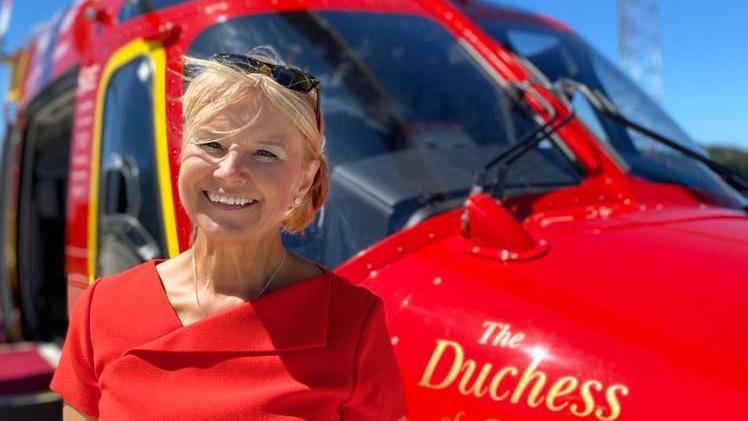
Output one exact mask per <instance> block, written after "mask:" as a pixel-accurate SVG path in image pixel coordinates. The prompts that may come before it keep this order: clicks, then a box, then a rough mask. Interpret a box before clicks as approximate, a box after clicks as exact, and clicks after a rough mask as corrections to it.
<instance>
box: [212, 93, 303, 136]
mask: <svg viewBox="0 0 748 421" xmlns="http://www.w3.org/2000/svg"><path fill="white" fill-rule="evenodd" d="M258 102H259V103H258ZM263 102H264V103H263ZM203 130H206V131H210V132H229V131H234V130H239V131H238V132H237V133H236V134H237V135H240V136H241V137H245V136H247V135H248V134H252V135H254V136H259V137H263V138H268V139H276V140H279V141H285V140H287V139H289V138H293V137H296V136H301V132H300V131H299V130H298V129H296V127H295V126H294V125H293V123H292V122H291V120H290V119H289V118H288V117H286V116H285V115H284V113H283V112H281V111H279V110H277V109H275V108H274V107H273V106H272V105H271V104H269V102H268V101H267V100H265V101H245V102H243V103H236V104H231V105H228V106H226V107H224V108H223V109H221V110H220V111H218V112H217V113H216V114H215V116H213V118H211V119H210V121H208V122H207V123H206V124H205V126H204V127H203Z"/></svg>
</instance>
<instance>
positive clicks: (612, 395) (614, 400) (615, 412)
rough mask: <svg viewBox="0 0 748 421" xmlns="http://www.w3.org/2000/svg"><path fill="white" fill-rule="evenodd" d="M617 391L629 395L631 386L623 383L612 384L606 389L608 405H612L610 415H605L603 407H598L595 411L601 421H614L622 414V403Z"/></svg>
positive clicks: (622, 394)
mask: <svg viewBox="0 0 748 421" xmlns="http://www.w3.org/2000/svg"><path fill="white" fill-rule="evenodd" d="M617 391H620V392H621V396H628V394H629V388H628V387H626V386H624V385H622V384H614V385H613V386H610V387H609V388H608V390H606V391H605V399H606V400H607V401H608V405H610V415H608V416H603V409H602V408H597V410H596V411H595V416H596V417H597V418H598V419H600V420H601V421H613V420H616V419H618V417H619V416H620V415H621V403H620V402H619V401H618V396H616V392H617Z"/></svg>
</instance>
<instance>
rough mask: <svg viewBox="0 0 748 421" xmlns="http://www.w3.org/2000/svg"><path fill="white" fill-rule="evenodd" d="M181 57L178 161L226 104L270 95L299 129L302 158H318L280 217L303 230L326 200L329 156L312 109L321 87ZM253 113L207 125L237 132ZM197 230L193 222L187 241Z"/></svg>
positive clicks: (259, 102)
mask: <svg viewBox="0 0 748 421" xmlns="http://www.w3.org/2000/svg"><path fill="white" fill-rule="evenodd" d="M252 56H253V57H255V58H259V59H260V60H262V61H265V62H272V63H277V60H276V59H275V58H274V57H270V56H266V55H258V54H252ZM183 60H184V69H185V71H184V78H185V83H186V84H187V88H186V90H185V91H184V95H183V96H182V118H183V136H182V148H181V151H182V152H180V156H179V162H181V161H182V153H183V151H184V150H185V146H186V145H187V142H190V141H192V140H193V139H195V136H196V135H197V134H198V133H199V132H200V131H201V130H205V129H206V128H208V127H210V125H209V123H210V121H211V120H213V119H214V118H215V117H216V115H218V114H219V113H220V112H221V111H222V110H224V109H225V108H226V107H228V106H230V105H234V104H237V103H242V102H248V101H253V103H254V105H256V106H257V107H261V106H262V103H263V102H262V99H263V98H265V99H268V100H269V102H270V103H271V104H272V105H273V107H274V108H275V109H276V110H277V111H279V112H281V113H283V115H285V116H286V117H287V118H288V119H289V120H290V121H291V122H292V123H293V125H294V126H295V127H296V128H297V129H298V130H299V131H300V132H301V134H302V135H303V138H304V140H305V142H304V143H305V145H304V162H305V163H306V164H309V163H310V162H312V161H314V160H315V159H316V160H319V169H318V170H317V173H316V174H315V175H314V180H313V182H312V186H311V187H310V188H309V191H308V192H307V194H306V195H305V196H304V197H303V198H301V204H300V205H298V206H296V207H295V208H293V209H292V210H290V211H288V212H287V213H286V215H285V216H284V218H283V220H282V224H283V228H284V229H285V230H286V231H288V232H290V233H297V232H299V231H302V230H304V228H306V227H307V226H308V225H309V224H310V223H311V222H312V220H313V219H314V216H315V214H316V213H317V211H319V209H320V208H321V207H322V205H323V204H324V203H325V200H327V191H328V168H327V156H326V154H325V151H324V149H323V133H324V129H323V128H324V125H322V127H320V128H319V129H318V128H317V117H316V114H315V113H316V112H317V111H316V110H315V104H316V101H317V98H316V97H315V95H318V94H319V91H318V90H316V91H312V92H310V93H304V92H297V91H293V90H291V89H288V88H286V87H284V86H282V85H280V84H278V83H277V82H275V81H274V80H273V79H272V78H271V77H270V76H267V75H264V74H261V73H248V72H245V71H242V70H240V69H237V68H234V67H232V66H229V65H226V64H222V63H219V62H217V61H214V60H205V59H199V58H194V57H189V56H184V57H183ZM257 109H259V108H257ZM258 115H259V113H258ZM256 118H257V117H256V116H255V117H253V118H250V119H249V121H247V123H246V124H243V125H241V126H240V127H236V128H233V129H230V130H225V131H224V130H221V131H219V130H216V129H213V128H210V130H211V132H213V133H214V134H217V135H230V134H234V133H238V132H240V131H242V130H243V129H245V128H246V127H248V126H250V125H251V124H253V123H254V121H255V119H256ZM196 234H197V232H196V229H195V227H194V225H193V232H192V239H191V242H192V241H194V238H195V235H196Z"/></svg>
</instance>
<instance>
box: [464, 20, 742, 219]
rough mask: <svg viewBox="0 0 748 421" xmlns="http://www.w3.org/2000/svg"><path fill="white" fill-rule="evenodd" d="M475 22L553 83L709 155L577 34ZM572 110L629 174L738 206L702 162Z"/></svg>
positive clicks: (587, 111)
mask: <svg viewBox="0 0 748 421" xmlns="http://www.w3.org/2000/svg"><path fill="white" fill-rule="evenodd" d="M478 24H479V25H480V26H481V27H482V28H483V29H484V30H485V31H486V32H487V33H488V34H490V35H491V36H492V37H493V38H494V39H496V40H497V41H498V42H499V43H501V44H502V45H504V46H506V47H507V48H509V49H510V50H512V51H513V52H515V53H516V54H517V55H518V56H521V57H524V58H525V59H527V60H528V61H529V62H530V63H531V64H532V65H533V66H534V67H535V68H536V69H537V70H539V71H540V72H541V73H542V74H543V75H544V76H545V77H546V78H547V79H548V80H549V81H550V82H551V83H552V82H555V81H557V80H558V79H560V78H569V79H573V80H577V81H579V82H581V83H583V84H585V85H587V86H589V87H590V88H591V89H596V90H599V91H600V92H602V93H603V94H604V95H605V96H606V97H607V98H609V99H610V100H611V102H613V104H615V106H616V107H617V108H618V110H619V112H620V113H621V114H622V115H624V116H625V117H627V118H628V119H630V120H632V121H634V122H636V123H638V124H640V125H642V126H645V127H647V128H649V129H652V130H654V131H655V132H658V133H661V134H663V135H665V136H666V137H668V138H671V139H674V140H675V141H677V142H679V143H680V144H681V145H683V146H686V147H688V148H689V149H691V150H694V151H697V152H700V153H702V154H703V155H705V156H706V155H707V153H706V151H705V150H704V148H702V147H701V146H699V145H698V144H697V143H695V142H694V141H693V140H692V139H691V138H690V137H689V136H688V135H687V134H686V133H685V132H684V131H683V130H682V129H681V128H680V127H679V126H678V124H676V123H675V122H674V121H673V120H672V119H671V118H670V116H668V115H667V113H665V112H664V111H663V110H662V108H661V107H660V106H659V105H658V104H657V103H656V102H655V101H653V100H652V99H651V98H650V97H649V96H647V95H646V94H645V93H644V92H642V90H641V89H640V88H639V87H638V86H637V85H636V84H635V83H634V82H633V81H631V80H630V79H629V78H628V77H626V76H625V75H624V74H623V73H622V72H621V71H620V70H618V68H617V67H616V66H615V65H613V64H612V63H610V61H608V60H607V59H606V58H605V57H603V56H602V55H601V54H600V53H598V52H597V51H595V49H594V48H592V47H591V46H589V45H588V44H587V43H585V42H584V41H583V40H582V39H581V38H579V37H578V36H576V35H574V34H569V33H565V32H561V31H558V30H556V29H553V28H550V27H546V26H538V25H532V24H527V25H525V24H518V23H515V22H509V21H503V20H497V19H478ZM574 106H575V110H576V111H577V115H578V116H579V117H580V118H581V119H582V120H583V121H584V122H585V124H586V125H587V126H588V128H589V129H590V130H591V131H592V132H593V133H594V134H595V135H596V136H597V137H598V138H599V139H600V140H602V141H604V142H606V143H608V144H609V145H610V146H612V148H613V150H614V151H615V152H617V154H618V155H619V158H620V160H621V161H622V162H623V163H625V165H628V167H629V170H630V172H631V173H632V174H634V175H637V176H640V177H643V178H645V179H648V180H652V181H656V182H666V183H678V184H682V185H685V186H688V187H690V188H693V189H695V190H696V191H699V192H701V193H703V194H705V195H707V196H709V197H710V198H712V199H714V200H716V201H717V202H719V203H721V204H724V205H729V204H731V203H740V202H742V200H741V199H740V195H739V193H738V192H736V191H735V190H733V189H732V188H730V187H729V186H728V185H726V184H725V183H724V182H723V181H722V180H721V179H720V178H719V177H718V176H717V175H716V174H715V173H714V172H712V171H710V170H709V169H708V168H707V167H706V166H705V165H704V164H702V163H700V162H698V161H695V160H693V159H690V158H689V157H687V156H685V155H683V154H682V153H680V152H678V151H675V150H673V149H671V148H668V147H666V146H664V145H662V144H660V143H659V142H656V141H654V140H652V139H650V138H649V137H647V136H645V135H642V134H640V133H638V132H635V131H633V130H631V129H626V128H625V127H623V126H621V125H619V124H617V123H615V122H612V121H609V120H607V119H605V118H603V117H602V116H600V115H599V114H598V113H597V112H596V111H594V110H593V109H592V108H591V107H589V106H588V105H587V104H585V103H583V102H582V101H576V102H574Z"/></svg>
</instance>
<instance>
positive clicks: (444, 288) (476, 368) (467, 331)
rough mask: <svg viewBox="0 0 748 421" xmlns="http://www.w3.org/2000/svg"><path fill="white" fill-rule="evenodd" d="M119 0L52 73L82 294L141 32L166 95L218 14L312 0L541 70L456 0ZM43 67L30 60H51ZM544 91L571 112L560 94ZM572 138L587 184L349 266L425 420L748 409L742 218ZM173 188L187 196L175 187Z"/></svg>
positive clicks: (175, 116)
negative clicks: (372, 296) (99, 152)
mask: <svg viewBox="0 0 748 421" xmlns="http://www.w3.org/2000/svg"><path fill="white" fill-rule="evenodd" d="M84 3H85V4H88V2H84ZM121 4H122V1H121V0H108V1H101V2H97V7H98V9H97V10H99V12H100V13H101V16H103V18H102V19H100V20H99V21H96V22H93V21H86V20H85V19H83V20H81V19H78V20H75V25H73V26H72V28H74V29H75V30H74V34H75V35H74V38H73V39H74V40H75V45H76V46H77V48H76V49H75V50H76V51H78V52H79V53H78V54H77V55H75V54H71V55H70V57H60V58H59V61H56V62H55V65H54V69H56V70H54V71H53V74H54V75H59V74H62V73H63V72H64V69H69V68H70V67H71V66H73V63H78V64H79V65H80V69H79V90H78V93H77V99H76V115H75V126H74V134H73V143H72V148H73V153H72V154H71V156H73V158H72V159H71V174H70V186H69V187H70V188H69V191H70V193H69V197H68V227H67V228H68V239H67V248H66V264H67V270H68V283H69V288H70V291H71V293H70V300H71V301H74V300H75V299H76V296H77V294H78V293H79V291H80V288H85V287H87V286H88V253H87V232H86V229H87V222H88V219H87V218H88V203H89V191H88V188H89V182H90V178H89V177H90V174H89V173H90V165H91V163H90V161H89V160H88V157H90V154H91V148H90V141H91V130H92V126H91V124H90V121H91V120H92V119H93V118H94V113H95V106H92V104H95V93H96V86H97V84H98V83H99V80H100V77H101V69H102V66H104V64H105V63H106V62H107V60H108V59H109V58H110V56H111V54H112V52H113V51H115V50H116V49H118V48H120V47H121V46H122V45H124V44H125V43H127V42H129V41H131V40H133V39H134V38H137V37H143V38H145V39H149V40H159V41H160V42H161V43H163V45H164V46H165V48H166V54H167V63H168V67H169V70H170V71H169V72H167V76H166V77H167V83H166V92H165V95H166V96H167V98H178V97H179V95H180V94H181V92H182V82H181V77H180V72H181V67H180V66H181V65H180V64H179V58H180V57H181V55H182V54H184V52H185V50H186V49H187V47H188V46H189V44H190V42H191V41H192V40H193V39H194V38H195V37H196V36H197V35H198V34H199V33H200V32H201V31H202V30H204V29H205V28H207V27H208V26H210V25H212V24H214V23H215V22H216V21H218V20H219V19H225V18H230V17H234V16H239V15H244V14H251V13H262V12H269V11H276V10H295V9H300V8H308V7H311V8H330V9H348V10H367V11H368V10H377V11H379V12H382V13H392V12H398V13H416V14H422V15H425V16H429V17H430V18H432V19H434V20H436V21H438V22H439V23H440V24H442V25H443V26H444V27H446V28H448V29H449V31H450V32H451V33H452V34H453V35H454V36H455V37H457V38H460V39H461V40H464V41H465V43H466V44H467V45H469V46H471V47H472V48H474V49H475V51H477V52H478V54H479V55H480V57H482V59H484V60H485V62H486V63H487V65H488V68H489V69H490V70H492V71H494V72H496V74H498V75H499V76H500V77H501V78H502V79H503V80H504V81H509V82H511V81H525V80H526V78H527V72H526V71H525V69H524V68H523V67H522V65H521V64H520V63H519V62H518V61H517V60H515V58H514V57H513V56H512V54H511V53H509V52H508V51H506V50H505V49H503V48H502V47H501V46H499V45H496V44H495V43H494V42H493V41H492V40H491V39H490V38H489V37H488V36H486V35H485V34H484V33H483V32H482V31H481V30H480V29H479V28H478V27H477V26H476V25H475V24H473V23H472V22H471V21H469V20H468V19H467V18H465V17H464V15H462V14H461V13H460V12H459V11H457V10H455V9H454V8H453V7H452V6H451V5H449V4H448V3H445V2H441V1H425V0H424V1H419V2H409V1H395V0H391V1H382V2H373V1H368V0H353V1H342V0H328V1H322V0H319V1H301V0H277V1H270V0H258V1H253V2H245V1H222V2H216V1H194V2H188V3H185V4H183V5H180V6H176V7H173V8H170V9H166V10H164V11H162V12H159V13H153V14H150V15H147V16H145V17H140V18H136V19H132V20H130V21H127V22H125V23H123V24H122V25H119V24H117V23H115V22H113V21H110V20H108V19H106V17H107V16H116V11H117V10H118V8H119V6H120V5H121ZM539 19H541V20H542V18H539ZM93 34H95V35H93ZM61 39H62V38H61ZM38 42H39V41H35V43H38ZM34 45H37V44H34ZM33 48H35V47H32V49H33ZM66 60H67V61H66ZM35 63H36V62H35ZM29 68H30V72H32V73H33V72H34V71H35V68H38V65H37V64H34V65H31V66H30V67H29ZM171 71H174V72H171ZM25 86H27V88H26V93H27V96H26V98H27V99H29V98H31V97H33V93H34V92H39V91H40V89H41V88H40V87H41V86H42V85H41V83H40V82H39V81H35V80H34V79H33V78H31V77H30V76H29V77H28V81H27V83H26V85H25ZM537 89H538V91H539V92H541V94H542V95H543V96H544V98H545V99H546V100H547V101H548V102H550V103H551V104H552V106H554V108H556V109H557V111H558V112H559V113H560V116H561V117H563V115H564V113H565V112H566V110H565V109H564V108H563V105H562V104H561V103H560V101H558V100H557V99H556V98H555V97H554V96H553V94H552V92H550V91H547V90H544V89H542V88H541V87H538V88H537ZM527 99H528V103H529V104H530V106H531V107H533V108H534V109H535V110H536V111H537V112H538V114H539V115H541V116H543V117H544V118H547V115H544V114H545V111H544V109H543V108H542V106H541V105H540V104H538V103H537V102H536V101H535V100H533V99H532V98H527ZM167 121H168V135H169V136H168V144H169V145H168V147H169V155H170V162H169V164H170V168H171V173H172V176H173V180H172V184H173V185H176V174H177V169H178V163H177V161H176V159H177V154H178V151H179V146H180V140H181V123H180V121H181V107H180V105H179V103H178V102H177V101H169V102H168V103H167ZM558 136H559V138H560V139H561V140H562V141H563V142H564V143H565V144H566V146H568V148H569V149H570V150H571V151H572V152H573V153H574V154H575V155H576V157H577V160H578V161H579V163H580V164H581V165H582V166H583V167H584V168H585V169H586V171H587V174H588V177H587V178H586V179H585V180H584V181H583V182H582V183H581V184H580V185H578V186H575V187H569V188H563V189H558V190H555V191H553V192H550V193H547V194H544V195H535V196H531V197H524V198H518V199H512V200H508V201H506V202H505V203H503V204H502V205H503V207H499V205H497V204H496V202H495V201H493V200H492V199H491V198H489V197H485V196H482V197H475V198H472V199H471V203H470V204H468V206H466V209H467V212H468V214H469V216H470V221H472V225H471V226H468V227H467V229H468V230H469V231H467V232H466V227H464V226H463V222H462V219H461V217H462V215H463V213H464V212H465V210H464V209H456V210H453V211H450V212H447V213H444V214H441V215H438V216H435V217H433V218H430V219H428V220H426V221H424V222H423V223H421V224H419V225H417V226H415V227H413V228H411V229H408V230H405V231H402V232H398V233H396V234H394V235H392V236H390V237H388V238H387V239H385V240H383V241H382V242H380V243H378V244H375V245H373V246H371V247H369V248H368V249H366V250H363V251H362V252H360V253H359V254H358V255H356V256H355V257H354V258H352V259H351V260H349V261H348V262H346V263H344V264H343V265H341V266H340V267H339V268H338V269H337V270H336V271H337V272H338V273H339V274H341V275H343V276H345V277H347V278H349V279H350V280H352V281H354V282H357V283H360V284H362V285H365V286H367V287H369V288H370V289H372V290H373V291H375V292H377V293H378V294H380V295H381V296H382V297H383V298H384V299H385V302H386V305H387V309H386V310H387V314H388V322H389V329H390V334H391V336H392V341H393V343H394V344H395V349H396V352H397V355H398V358H399V361H400V365H401V369H402V374H403V378H404V380H405V384H406V388H407V393H408V398H409V405H410V407H411V409H412V413H411V416H410V419H415V420H421V419H424V420H434V419H436V420H463V421H471V420H479V421H484V420H485V421H487V420H502V421H505V420H537V419H553V420H563V419H580V418H581V419H596V420H743V419H747V418H748V409H746V405H745V402H748V382H746V380H745V379H746V378H748V363H746V362H745V359H744V358H743V354H744V351H745V349H746V348H748V335H746V334H745V327H744V324H745V322H746V320H747V319H748V312H747V311H746V306H745V297H746V296H748V282H747V281H748V240H747V239H748V220H747V219H746V215H745V213H743V212H738V211H733V210H728V209H723V208H719V207H717V206H716V205H714V204H713V203H712V202H710V201H709V199H708V198H706V197H702V196H700V195H699V194H698V193H696V192H694V191H689V190H686V189H684V188H682V187H679V186H674V185H667V184H656V183H651V182H647V181H643V180H640V179H637V178H635V177H632V176H630V175H628V174H627V173H625V172H624V171H623V170H622V169H621V168H619V167H618V165H617V164H616V163H615V162H614V160H613V159H612V158H611V157H610V156H609V155H608V154H607V153H606V151H605V149H603V148H601V147H600V145H599V143H598V142H597V141H596V140H595V139H594V138H593V137H592V135H591V134H590V133H589V132H588V131H587V130H586V129H585V127H584V125H583V124H582V123H580V122H578V121H576V120H574V121H572V122H571V123H569V124H568V125H566V126H564V127H563V128H562V129H560V130H559V132H558ZM171 194H172V197H173V198H174V201H175V203H177V204H178V197H177V192H176V190H174V191H172V192H171ZM176 213H177V225H178V227H179V231H178V235H179V242H180V248H182V249H184V248H186V247H187V246H188V237H189V229H190V224H189V221H188V219H187V217H186V214H185V213H184V211H183V210H182V209H181V207H179V206H178V205H177V209H176ZM512 217H513V218H516V219H515V220H512ZM523 376H524V381H523V380H522V378H523Z"/></svg>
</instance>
